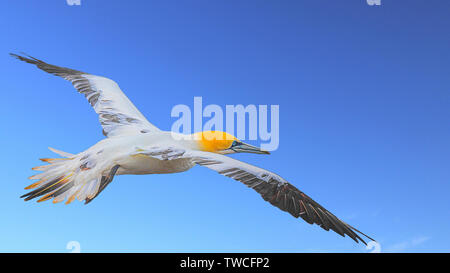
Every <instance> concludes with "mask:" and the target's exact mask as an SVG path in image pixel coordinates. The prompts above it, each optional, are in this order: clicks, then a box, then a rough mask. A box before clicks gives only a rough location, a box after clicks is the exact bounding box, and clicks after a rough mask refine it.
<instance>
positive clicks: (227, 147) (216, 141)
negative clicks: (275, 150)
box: [193, 131, 269, 154]
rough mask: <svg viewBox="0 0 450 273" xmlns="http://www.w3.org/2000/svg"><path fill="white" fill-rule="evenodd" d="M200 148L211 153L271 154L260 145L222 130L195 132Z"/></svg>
mask: <svg viewBox="0 0 450 273" xmlns="http://www.w3.org/2000/svg"><path fill="white" fill-rule="evenodd" d="M193 137H194V140H195V141H197V143H198V147H199V149H200V150H202V151H205V152H211V153H219V154H231V153H255V154H269V152H267V151H263V150H261V149H260V148H258V147H255V146H252V145H249V144H246V143H243V142H242V141H240V140H239V139H237V138H236V137H234V136H233V135H230V134H228V133H225V132H221V131H204V132H198V133H195V134H193Z"/></svg>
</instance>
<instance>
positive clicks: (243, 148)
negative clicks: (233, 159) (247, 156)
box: [230, 142, 270, 155]
mask: <svg viewBox="0 0 450 273" xmlns="http://www.w3.org/2000/svg"><path fill="white" fill-rule="evenodd" d="M230 149H231V150H233V151H234V152H236V153H252V154H266V155H268V154H270V152H268V151H264V150H261V149H260V148H258V147H256V146H252V145H250V144H247V143H243V142H241V143H239V144H237V145H235V146H234V147H232V148H230Z"/></svg>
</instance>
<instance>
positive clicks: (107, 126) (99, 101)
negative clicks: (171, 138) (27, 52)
mask: <svg viewBox="0 0 450 273" xmlns="http://www.w3.org/2000/svg"><path fill="white" fill-rule="evenodd" d="M11 56H13V57H15V58H17V59H19V60H21V61H24V62H27V63H30V64H34V65H36V66H37V67H38V68H40V69H42V70H44V71H45V72H48V73H50V74H53V75H56V76H59V77H62V78H64V79H66V80H68V81H70V82H71V83H72V84H73V86H74V87H75V88H76V89H77V90H78V92H80V93H81V94H83V95H84V96H85V97H86V99H87V100H88V102H89V103H90V104H91V106H92V107H93V108H94V110H95V112H96V113H97V114H98V116H99V120H100V123H101V125H102V127H103V134H104V135H105V136H107V137H112V136H119V135H132V134H140V133H151V132H158V131H160V130H159V129H158V128H157V127H155V126H154V125H153V124H151V123H150V122H149V121H148V120H147V119H146V118H145V117H144V116H143V115H142V114H141V113H140V112H139V110H138V109H137V108H136V107H135V106H134V105H133V103H132V102H131V101H130V100H129V99H128V98H127V96H126V95H125V94H124V93H123V92H122V90H120V87H119V85H118V84H117V83H116V82H114V81H113V80H111V79H108V78H105V77H101V76H95V75H92V74H88V73H84V72H81V71H78V70H74V69H70V68H65V67H60V66H56V65H51V64H48V63H46V62H44V61H42V60H39V59H36V58H33V57H31V56H27V57H25V56H20V55H17V54H12V53H11Z"/></svg>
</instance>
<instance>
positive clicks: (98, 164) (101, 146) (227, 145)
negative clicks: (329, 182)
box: [11, 54, 373, 243]
mask: <svg viewBox="0 0 450 273" xmlns="http://www.w3.org/2000/svg"><path fill="white" fill-rule="evenodd" d="M11 55H12V56H14V57H16V58H18V59H19V60H21V61H25V62H27V63H30V64H34V65H36V66H37V67H38V68H40V69H42V70H44V71H46V72H49V73H51V74H54V75H57V76H60V77H63V78H64V79H66V80H69V81H70V82H72V84H73V85H74V87H75V88H76V89H77V90H78V91H79V92H80V93H82V94H84V95H85V96H86V98H87V99H88V101H89V103H90V104H91V106H92V107H93V108H94V110H95V112H96V113H97V114H98V115H99V120H100V123H101V125H102V127H103V133H104V134H105V136H106V137H107V138H105V139H103V140H101V141H99V142H98V143H97V144H95V145H93V146H92V147H90V148H89V149H87V150H85V151H83V152H81V153H79V154H76V155H73V154H69V153H66V152H62V151H58V150H55V149H53V148H50V149H51V150H52V151H53V152H55V153H57V154H59V155H61V156H63V158H45V159H41V160H42V161H45V162H48V163H50V164H49V165H45V166H38V167H35V168H33V170H38V171H42V172H41V173H39V174H37V175H34V176H32V177H30V179H36V180H38V182H36V183H33V184H31V185H30V186H28V187H26V188H25V189H35V188H36V189H35V190H33V191H30V192H28V193H26V194H25V195H23V196H22V197H25V201H27V200H30V199H33V198H36V197H40V199H39V200H38V202H41V201H46V200H49V199H53V203H58V202H61V201H64V200H67V201H66V204H69V203H71V202H72V201H73V200H74V199H75V198H76V199H78V200H80V201H83V200H84V201H85V204H87V203H89V202H91V201H92V200H93V199H94V198H96V197H97V196H98V195H99V194H100V193H101V192H102V191H103V189H105V187H106V186H107V185H108V184H109V183H111V182H112V180H113V178H114V176H115V175H125V174H167V173H177V172H184V171H187V170H189V169H191V168H192V167H194V166H195V165H200V166H204V167H207V168H209V169H212V170H214V171H216V172H218V173H219V174H222V175H225V176H228V177H230V178H233V179H235V180H237V181H239V182H241V183H243V184H244V185H246V186H248V187H249V188H252V189H253V190H255V191H256V192H257V193H259V194H260V195H261V196H262V198H263V199H264V200H265V201H267V202H269V203H271V204H272V205H274V206H276V207H278V208H279V209H281V210H283V211H286V212H288V213H290V214H291V215H293V216H294V217H301V218H302V219H304V220H305V221H306V222H308V223H310V224H314V223H315V224H318V225H319V226H320V227H322V228H323V229H325V230H330V229H331V230H333V231H335V232H336V233H338V234H340V235H341V236H345V235H348V236H350V237H351V238H352V239H353V240H355V241H356V242H358V241H362V242H363V243H365V242H364V240H363V239H362V238H361V237H360V236H359V235H358V233H359V234H361V235H364V236H366V237H367V238H369V239H371V238H370V237H368V236H367V235H365V234H364V233H361V232H360V231H358V230H357V229H355V228H354V227H352V226H350V225H348V224H346V223H345V222H343V221H342V220H340V219H339V218H337V217H336V216H334V215H333V214H332V213H331V212H329V211H328V210H326V209H325V208H324V207H322V206H321V205H319V204H318V203H317V202H315V201H314V200H312V199H311V198H310V197H309V196H307V195H306V194H304V193H303V192H301V191H300V190H298V189H297V188H296V187H295V186H293V185H292V184H290V183H289V182H288V181H286V180H285V179H283V178H282V177H280V176H279V175H277V174H275V173H272V172H269V171H267V170H264V169H261V168H259V167H256V166H253V165H250V164H247V163H245V162H242V161H239V160H236V159H233V158H230V157H228V156H226V154H230V153H239V152H247V153H256V154H268V152H266V151H263V150H260V149H259V148H257V147H254V146H251V145H249V144H246V143H243V142H241V141H240V140H238V139H237V138H235V137H234V136H231V135H229V134H227V133H225V132H218V131H208V132H199V133H195V134H193V135H189V136H185V135H180V134H177V133H173V132H165V131H161V130H159V129H158V128H157V127H156V126H154V125H153V124H151V123H150V122H149V121H148V120H147V119H146V118H145V117H144V116H143V115H142V114H141V113H140V112H139V110H138V109H137V108H136V107H135V106H134V105H133V104H132V103H131V101H130V100H129V99H128V98H127V97H126V96H125V94H124V93H123V92H122V91H121V90H120V88H119V86H118V85H117V83H115V82H114V81H112V80H110V79H108V78H105V77H100V76H95V75H92V74H88V73H84V72H81V71H77V70H73V69H69V68H64V67H59V66H54V65H51V64H48V63H45V62H43V61H41V60H38V59H36V58H33V57H24V56H19V55H16V54H11ZM371 240H373V239H371Z"/></svg>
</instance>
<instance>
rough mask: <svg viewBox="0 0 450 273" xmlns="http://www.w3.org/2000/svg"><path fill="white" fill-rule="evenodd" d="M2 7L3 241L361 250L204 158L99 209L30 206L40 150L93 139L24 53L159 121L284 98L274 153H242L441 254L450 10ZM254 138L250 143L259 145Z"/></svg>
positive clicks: (52, 0) (415, 6) (87, 119)
mask: <svg viewBox="0 0 450 273" xmlns="http://www.w3.org/2000/svg"><path fill="white" fill-rule="evenodd" d="M81 3H82V5H81V6H68V5H67V4H66V1H65V0H58V1H56V0H41V1H26V0H17V1H10V3H9V4H8V6H5V7H3V8H2V9H0V18H1V19H0V20H1V24H0V32H1V34H2V35H1V43H0V75H2V76H1V83H2V89H3V91H2V95H3V99H2V100H1V102H0V122H1V124H2V126H1V128H2V129H1V131H0V136H1V140H2V143H3V145H2V156H1V157H0V166H2V167H1V172H0V183H1V192H2V198H1V199H0V207H1V208H2V209H1V210H0V223H1V224H0V251H1V252H11V251H12V252H67V251H68V250H67V249H66V244H67V243H68V242H69V241H78V242H79V243H80V245H81V251H82V252H98V251H102V252H210V251H217V252H246V251H254V252H368V250H366V249H365V248H364V246H363V245H358V244H355V243H354V242H353V241H352V240H350V239H348V238H342V237H340V236H338V235H336V234H335V233H332V232H325V231H323V230H322V229H321V228H319V227H317V226H311V225H309V224H306V223H305V222H303V221H302V220H298V219H295V218H293V217H291V216H290V215H288V214H286V213H283V212H282V211H280V210H278V209H277V208H274V207H272V206H270V205H269V204H267V203H266V202H264V201H263V200H262V198H261V197H260V196H259V195H258V194H256V193H254V192H253V191H252V190H250V189H248V188H246V187H245V186H243V185H241V184H240V183H238V182H235V181H234V180H231V179H229V178H226V177H222V176H219V175H217V174H216V173H214V172H212V171H210V170H208V169H205V168H201V167H196V168H194V169H192V170H190V171H189V172H186V173H180V174H172V175H147V176H119V177H116V178H115V180H114V181H113V183H112V184H111V185H110V186H109V187H108V188H107V189H106V190H105V191H103V192H102V194H101V195H100V196H99V197H98V198H97V199H96V200H95V201H93V202H92V203H91V204H89V205H87V206H85V205H83V204H82V203H80V202H74V203H72V204H71V205H68V206H66V205H63V204H58V205H54V204H52V203H50V202H44V203H39V204H37V203H35V202H23V200H22V199H20V198H19V196H20V195H22V194H23V193H24V190H23V188H24V187H25V186H26V185H28V184H29V183H30V182H29V180H27V177H28V176H30V175H32V174H33V171H31V169H30V168H31V167H33V166H36V165H40V162H39V160H38V158H41V157H49V156H51V155H52V153H51V152H50V151H49V150H47V147H48V146H50V147H55V148H57V149H61V150H64V151H67V152H72V153H78V152H81V151H83V150H84V149H87V148H88V147H90V146H91V145H93V144H95V143H96V142H97V141H99V140H101V139H102V138H103V136H102V134H101V127H100V125H99V123H98V121H97V116H96V114H95V113H94V111H93V110H92V109H91V108H90V106H89V104H88V103H87V102H86V101H85V99H84V97H83V96H81V95H79V94H77V93H76V92H75V90H74V89H73V88H72V86H71V85H70V84H69V83H68V82H65V81H64V80H62V79H59V78H57V77H54V76H52V75H49V74H46V73H44V72H42V71H39V70H38V69H36V68H34V67H32V66H30V65H27V64H24V63H21V62H18V61H17V60H14V59H13V58H11V57H9V56H8V53H9V52H21V51H23V52H26V53H28V54H30V55H32V56H35V57H38V58H41V59H44V60H46V61H48V62H50V63H53V64H56V65H60V66H66V67H71V68H74V69H79V70H82V71H86V72H90V73H93V74H98V75H104V76H107V77H110V78H112V79H114V80H115V81H116V82H118V83H119V84H120V86H121V88H122V90H124V92H125V93H126V94H127V96H128V97H129V98H130V99H131V100H132V101H133V102H134V104H135V105H136V106H137V107H138V108H139V109H140V110H141V112H142V113H143V114H144V115H146V116H147V118H148V119H149V120H150V121H151V122H152V123H154V124H155V125H156V126H159V127H160V128H162V129H164V130H169V129H170V127H171V124H172V123H173V122H174V121H175V119H174V118H171V117H170V111H171V109H172V107H173V106H174V105H176V104H187V105H191V106H192V104H193V97H194V96H202V97H203V102H204V104H218V105H221V106H223V107H225V105H227V104H244V105H247V104H256V105H258V104H267V105H271V104H278V105H280V146H279V148H278V150H277V151H275V152H273V153H272V154H271V155H270V156H260V155H236V156H234V157H235V158H238V159H241V160H245V161H247V162H249V163H253V164H257V165H258V166H260V167H263V168H267V169H269V170H272V171H275V172H276V173H278V174H280V175H281V176H283V177H284V178H286V179H287V180H289V181H290V182H291V183H292V184H294V185H296V186H297V187H298V188H300V189H301V190H302V191H304V192H305V193H307V194H308V195H310V196H311V197H312V198H314V199H315V200H316V201H318V202H319V203H321V204H322V205H323V206H325V207H326V208H328V209H329V210H330V211H332V212H333V213H335V214H336V215H337V216H338V217H340V218H341V219H343V220H344V221H346V222H348V223H350V224H352V225H354V226H355V227H357V228H358V229H360V230H362V231H363V232H365V233H367V234H369V235H371V236H372V237H374V238H375V239H377V240H378V242H379V243H380V244H381V251H383V252H388V251H395V252H448V251H449V250H450V248H449V245H450V238H449V236H448V230H450V213H449V211H450V201H449V198H448V194H449V191H450V183H449V182H450V168H449V160H450V141H449V139H450V127H449V121H450V107H449V103H450V95H449V91H450V78H449V76H448V75H449V72H450V51H449V44H450V36H449V35H448V29H449V27H450V18H449V17H448V14H449V11H450V3H449V2H448V1H445V0H434V1H413V0H411V1H392V0H382V5H381V6H377V7H374V6H368V5H367V4H366V2H365V1H364V0H352V1H325V0H315V1H298V0H296V1H256V0H255V1H250V0H245V1H219V0H202V1H200V0H196V1H175V0H165V1H131V2H130V1H118V0H108V1H100V0H95V1H92V0H81ZM252 144H256V145H257V144H258V142H257V141H255V142H252Z"/></svg>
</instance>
